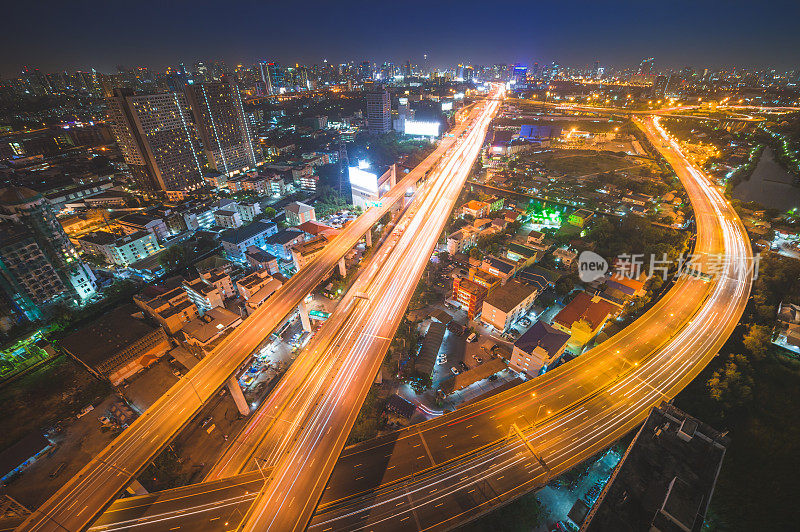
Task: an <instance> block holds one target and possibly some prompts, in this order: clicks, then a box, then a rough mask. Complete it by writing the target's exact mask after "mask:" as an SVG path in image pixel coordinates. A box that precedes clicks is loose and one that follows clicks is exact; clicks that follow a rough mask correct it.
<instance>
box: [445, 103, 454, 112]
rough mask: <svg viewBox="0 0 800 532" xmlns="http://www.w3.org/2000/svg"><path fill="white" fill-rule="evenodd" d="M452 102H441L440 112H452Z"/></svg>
mask: <svg viewBox="0 0 800 532" xmlns="http://www.w3.org/2000/svg"><path fill="white" fill-rule="evenodd" d="M452 110H453V102H442V111H452Z"/></svg>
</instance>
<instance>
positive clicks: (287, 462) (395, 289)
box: [243, 87, 501, 531]
mask: <svg viewBox="0 0 800 532" xmlns="http://www.w3.org/2000/svg"><path fill="white" fill-rule="evenodd" d="M500 94H501V89H500V88H499V87H497V88H496V89H495V90H494V91H493V96H495V97H494V98H489V99H487V100H485V101H483V102H481V104H479V106H478V108H477V109H476V112H478V117H477V119H476V121H475V124H474V125H473V126H472V128H471V129H470V130H469V132H468V133H467V134H466V136H465V137H464V138H463V139H459V143H458V145H456V146H455V147H454V148H452V150H451V153H450V154H449V158H448V161H447V162H446V163H445V164H443V165H441V167H440V168H438V169H437V170H436V171H435V172H434V173H433V175H431V176H429V178H428V183H427V185H426V186H425V188H424V189H423V190H421V191H420V195H419V197H418V198H417V199H416V200H415V202H414V204H413V205H412V206H411V208H410V209H409V212H407V213H405V215H404V216H403V218H402V219H401V220H400V222H399V224H398V226H397V227H396V228H395V229H394V231H393V233H392V235H391V236H390V241H389V242H387V243H386V244H384V246H383V247H381V249H380V250H378V253H379V254H381V255H382V259H383V261H384V262H383V264H380V265H378V264H374V265H372V266H370V267H369V268H368V271H367V272H366V274H367V277H365V279H369V280H368V284H367V285H366V286H364V287H359V288H357V289H356V290H358V292H357V293H358V295H357V297H356V298H355V299H353V303H352V309H351V308H345V309H343V310H344V312H349V316H348V319H346V320H345V321H344V322H343V323H342V324H341V325H340V326H339V325H338V324H336V326H333V327H330V328H327V329H326V330H325V331H323V330H320V332H319V336H320V337H326V336H327V337H329V338H330V340H329V341H327V342H326V343H327V345H328V346H329V347H328V352H327V354H326V356H327V357H328V358H331V359H333V360H335V361H336V362H334V363H333V364H332V370H331V371H330V372H328V373H326V374H322V375H320V376H319V378H318V379H317V382H318V384H317V386H316V387H315V389H314V390H313V394H311V395H310V396H309V400H308V403H309V405H310V406H309V408H307V409H305V410H303V411H301V412H300V414H299V415H298V416H297V424H298V425H300V426H301V427H302V428H301V430H299V431H297V433H296V435H295V436H294V439H293V440H292V443H291V445H290V446H289V447H288V448H287V449H286V451H285V453H283V454H282V455H281V456H280V457H279V458H277V459H276V460H275V461H274V463H271V464H270V465H271V466H272V467H273V469H272V471H271V473H270V474H269V475H268V476H267V483H266V484H265V487H264V488H263V489H262V491H261V493H260V494H259V496H258V497H257V498H256V500H255V503H254V504H253V506H252V508H251V509H250V511H249V512H248V514H247V516H246V518H245V522H244V525H243V530H253V531H261V530H278V531H288V530H298V529H299V530H302V529H304V528H305V526H306V523H307V522H308V520H309V519H310V518H311V515H312V513H313V511H314V508H315V506H316V501H317V500H318V499H319V496H320V495H321V494H322V491H323V489H324V487H325V484H326V483H327V479H328V476H329V475H330V472H331V470H332V469H333V467H334V465H335V463H336V459H337V458H338V456H339V454H340V452H341V450H342V448H343V447H344V443H345V441H346V439H347V436H348V434H349V432H350V429H351V428H352V426H353V423H354V422H355V419H356V416H357V415H358V411H359V409H360V407H361V404H362V403H363V401H364V398H365V397H366V394H367V392H368V391H369V387H370V385H371V384H372V382H373V380H374V378H375V374H376V373H377V371H378V369H379V367H380V364H381V361H382V359H383V356H384V354H385V353H386V350H387V349H388V347H389V344H390V342H391V339H392V337H393V336H394V333H395V331H396V330H397V327H398V325H399V322H400V319H401V318H402V316H403V313H404V310H405V308H406V306H407V305H408V301H409V300H410V298H411V295H412V294H413V292H414V289H415V287H416V285H417V282H418V281H419V278H420V276H421V275H422V273H423V271H424V269H425V267H426V266H427V264H428V262H429V260H430V257H431V255H432V253H433V250H434V248H435V246H436V242H437V240H438V238H439V235H440V234H441V232H442V230H443V229H444V226H445V224H446V222H447V219H448V217H449V215H450V211H451V210H452V209H453V207H454V205H455V202H456V200H457V199H458V195H459V193H460V191H461V189H462V187H463V185H464V182H465V181H466V178H467V175H468V174H469V172H470V170H471V168H472V164H473V162H474V161H475V158H476V157H477V156H478V154H479V152H480V148H481V146H482V145H483V141H484V138H485V136H486V132H487V130H488V127H489V123H490V122H491V119H492V118H493V116H494V114H495V112H496V111H497V108H498V107H499V104H500V99H499V97H500ZM378 266H380V267H378ZM326 325H327V324H326Z"/></svg>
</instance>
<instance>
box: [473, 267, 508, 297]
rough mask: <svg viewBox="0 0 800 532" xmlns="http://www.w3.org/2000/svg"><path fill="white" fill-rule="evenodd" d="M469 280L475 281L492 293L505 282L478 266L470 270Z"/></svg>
mask: <svg viewBox="0 0 800 532" xmlns="http://www.w3.org/2000/svg"><path fill="white" fill-rule="evenodd" d="M469 280H470V281H475V282H476V283H478V284H479V285H481V286H483V287H485V288H486V289H487V290H489V291H490V292H491V291H492V289H494V288H495V287H496V286H499V285H500V283H501V282H502V281H503V280H502V279H501V278H500V277H498V276H497V275H494V274H493V273H490V272H488V271H486V270H483V269H481V268H480V267H478V266H471V267H470V269H469Z"/></svg>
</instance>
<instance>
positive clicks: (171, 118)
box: [108, 89, 204, 199]
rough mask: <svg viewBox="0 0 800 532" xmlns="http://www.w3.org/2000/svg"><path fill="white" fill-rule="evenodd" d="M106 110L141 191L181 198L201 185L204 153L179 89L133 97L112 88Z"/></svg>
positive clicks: (127, 90) (124, 91) (129, 93)
mask: <svg viewBox="0 0 800 532" xmlns="http://www.w3.org/2000/svg"><path fill="white" fill-rule="evenodd" d="M108 111H109V116H110V118H111V130H112V131H113V133H114V137H116V139H117V143H118V144H119V147H120V150H121V151H122V155H123V156H124V157H125V162H126V163H127V164H128V167H129V168H130V169H131V172H132V173H133V176H134V178H135V179H136V180H137V182H138V183H139V185H140V186H141V187H142V189H143V190H145V191H149V192H156V191H159V190H161V191H164V192H166V193H167V195H168V196H169V197H170V199H182V198H183V197H184V195H185V194H186V192H188V191H191V190H195V189H197V188H200V187H201V186H202V184H203V165H204V161H203V154H202V151H201V149H200V146H199V143H198V140H197V136H196V134H195V131H194V128H193V127H192V123H191V118H190V112H189V109H188V106H187V105H186V98H185V96H184V95H183V94H181V93H178V92H166V93H160V94H146V95H140V96H134V95H133V92H132V91H131V90H130V89H114V92H113V95H112V96H111V97H110V98H108Z"/></svg>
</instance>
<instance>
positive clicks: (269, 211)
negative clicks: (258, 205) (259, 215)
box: [264, 207, 277, 218]
mask: <svg viewBox="0 0 800 532" xmlns="http://www.w3.org/2000/svg"><path fill="white" fill-rule="evenodd" d="M276 214H277V212H275V209H273V208H272V207H267V208H266V209H264V217H265V218H274V217H275V215H276Z"/></svg>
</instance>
